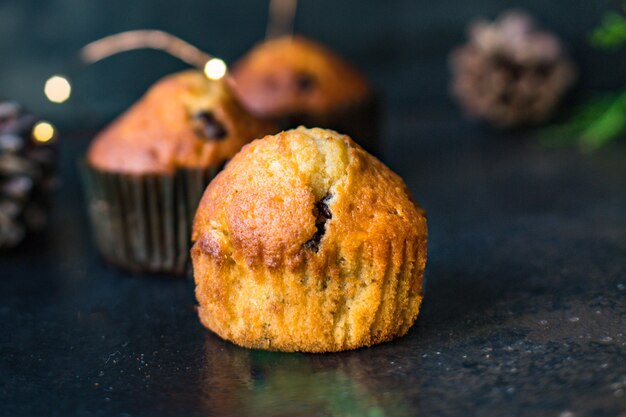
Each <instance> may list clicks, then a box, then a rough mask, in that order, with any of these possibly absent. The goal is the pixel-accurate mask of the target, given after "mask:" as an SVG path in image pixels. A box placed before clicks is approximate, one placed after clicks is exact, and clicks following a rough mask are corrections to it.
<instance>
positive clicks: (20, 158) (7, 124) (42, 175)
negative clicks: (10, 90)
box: [0, 100, 56, 249]
mask: <svg viewBox="0 0 626 417" xmlns="http://www.w3.org/2000/svg"><path fill="white" fill-rule="evenodd" d="M37 123H38V119H37V118H36V117H35V116H33V115H31V114H28V113H26V112H25V111H24V110H23V109H22V108H21V106H20V105H19V104H17V103H15V102H12V101H2V100H0V249H6V248H9V247H13V246H15V245H17V244H18V243H20V242H21V241H22V240H23V239H24V237H25V236H26V234H27V233H28V232H31V231H36V230H39V229H41V228H42V227H43V226H44V225H45V223H46V219H47V215H48V206H49V197H50V194H51V191H52V190H53V188H54V185H55V159H56V158H55V157H56V155H55V149H54V147H53V144H52V142H54V141H53V139H54V130H53V128H52V127H51V126H50V125H48V124H44V125H42V126H39V131H38V132H34V130H33V129H35V128H36V126H37ZM35 133H37V134H36V135H35Z"/></svg>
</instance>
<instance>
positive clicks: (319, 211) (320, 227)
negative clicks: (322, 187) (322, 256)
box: [304, 193, 333, 252]
mask: <svg viewBox="0 0 626 417" xmlns="http://www.w3.org/2000/svg"><path fill="white" fill-rule="evenodd" d="M331 198H332V194H330V193H327V194H326V195H325V196H324V197H322V199H321V200H319V201H318V202H317V203H315V208H314V209H313V214H314V215H315V227H316V228H317V231H316V232H315V234H314V235H313V237H312V238H311V239H309V240H308V241H306V243H305V244H304V246H305V247H306V248H307V249H311V250H313V251H315V252H317V251H318V250H319V244H320V241H321V240H322V237H323V236H324V232H326V222H327V221H328V220H330V219H332V218H333V214H332V213H331V211H330V208H329V207H328V200H330V199H331Z"/></svg>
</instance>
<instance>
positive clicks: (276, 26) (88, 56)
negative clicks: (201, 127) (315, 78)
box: [32, 0, 298, 143]
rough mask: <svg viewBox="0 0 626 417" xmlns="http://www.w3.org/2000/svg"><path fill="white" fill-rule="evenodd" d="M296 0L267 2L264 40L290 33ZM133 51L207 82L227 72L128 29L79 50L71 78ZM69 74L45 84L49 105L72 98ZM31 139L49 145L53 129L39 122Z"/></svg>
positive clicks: (166, 37) (217, 62)
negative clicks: (150, 53) (182, 66)
mask: <svg viewBox="0 0 626 417" xmlns="http://www.w3.org/2000/svg"><path fill="white" fill-rule="evenodd" d="M297 4H298V1H297V0H270V5H269V17H268V26H267V31H266V39H271V38H275V37H278V36H282V35H286V34H291V33H292V32H293V20H294V17H295V13H296V8H297ZM137 49H154V50H159V51H163V52H166V53H168V54H170V55H172V56H173V57H175V58H178V59H180V60H181V61H183V62H185V63H187V64H189V65H191V66H193V67H195V68H198V69H199V70H202V71H203V73H204V75H205V76H206V77H207V78H208V79H210V80H219V79H221V78H223V77H224V76H225V75H226V73H227V72H228V66H227V65H226V63H225V62H224V61H223V60H222V59H220V58H217V57H215V56H213V55H211V54H208V53H206V52H204V51H202V50H200V49H198V48H197V47H195V46H194V45H192V44H190V43H188V42H186V41H184V40H182V39H180V38H178V37H176V36H174V35H172V34H170V33H167V32H163V31H160V30H131V31H127V32H121V33H117V34H114V35H110V36H106V37H104V38H101V39H98V40H96V41H93V42H90V43H88V44H87V45H85V46H84V47H82V48H81V49H80V50H79V52H78V54H77V55H78V56H77V59H76V62H77V66H76V67H75V69H74V71H72V74H71V75H76V74H77V73H78V72H79V71H80V70H81V69H83V68H85V67H87V66H89V65H92V64H95V63H96V62H98V61H101V60H103V59H105V58H108V57H110V56H113V55H116V54H119V53H122V52H127V51H133V50H137ZM71 75H70V74H55V75H53V76H51V77H50V78H48V79H47V80H46V82H45V85H44V89H43V92H44V94H45V96H46V98H47V99H48V100H49V101H50V102H52V103H57V104H61V103H65V102H66V101H68V100H69V99H70V97H71V96H72V80H71V78H70V77H71ZM32 134H33V137H34V138H35V140H37V141H38V142H41V143H45V142H49V141H50V140H52V139H53V138H54V137H55V136H56V129H55V127H54V126H53V125H52V124H51V123H50V122H47V121H41V122H39V123H37V124H36V125H35V126H34V127H33V131H32Z"/></svg>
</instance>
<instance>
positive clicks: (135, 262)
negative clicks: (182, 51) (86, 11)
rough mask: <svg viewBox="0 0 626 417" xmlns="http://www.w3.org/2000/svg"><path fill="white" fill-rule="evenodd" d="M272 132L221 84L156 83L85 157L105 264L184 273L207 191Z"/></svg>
mask: <svg viewBox="0 0 626 417" xmlns="http://www.w3.org/2000/svg"><path fill="white" fill-rule="evenodd" d="M272 131H274V127H273V126H272V125H271V124H270V123H268V122H266V121H260V120H258V119H257V118H255V117H254V116H252V115H250V114H249V113H248V112H247V111H246V110H245V109H243V108H242V107H241V105H240V104H239V103H238V102H237V100H236V99H235V98H234V96H233V94H232V93H231V90H230V88H229V87H228V86H227V85H226V84H225V83H224V82H223V81H211V80H208V79H207V78H206V77H205V76H204V75H203V74H202V73H201V72H199V71H185V72H181V73H178V74H174V75H171V76H168V77H165V78H164V79H162V80H161V81H159V82H158V83H156V84H155V85H154V86H153V87H152V88H151V89H150V90H149V91H148V92H147V93H146V95H145V96H144V97H142V98H141V99H140V100H139V101H138V102H137V103H136V104H135V105H134V106H132V107H131V108H130V109H129V110H128V111H127V112H126V113H125V114H123V115H122V116H120V117H119V118H118V119H117V120H115V121H114V122H113V123H112V124H111V125H110V126H108V127H107V128H106V129H104V131H103V132H102V133H100V134H99V135H98V136H96V138H95V139H94V141H93V142H92V144H91V146H90V147H89V150H88V152H87V158H86V159H87V160H86V164H85V166H84V168H85V169H84V170H83V172H84V174H85V175H84V178H85V182H86V190H87V196H88V205H89V212H90V215H91V220H92V225H93V228H94V232H95V237H96V243H97V245H98V247H99V248H100V250H101V252H102V254H103V255H104V257H105V258H106V259H107V260H109V261H110V262H112V263H114V264H117V265H119V266H123V267H127V268H130V269H134V270H148V271H160V272H177V273H182V272H184V271H185V266H186V261H187V260H188V252H189V245H190V243H189V237H190V233H191V227H190V225H191V221H192V217H193V213H194V212H195V209H196V206H197V203H198V201H199V199H200V197H201V195H202V192H203V191H204V188H206V185H207V184H208V183H209V181H210V180H211V179H212V178H213V177H214V176H215V174H216V173H217V172H218V171H219V170H220V169H221V168H222V166H223V165H224V163H225V162H226V161H227V160H228V159H229V158H231V157H232V156H233V155H234V154H235V153H237V152H238V151H239V149H240V148H241V147H242V146H243V145H244V144H246V143H248V142H249V141H251V140H252V139H255V138H257V137H262V136H264V135H265V134H268V133H271V132H272Z"/></svg>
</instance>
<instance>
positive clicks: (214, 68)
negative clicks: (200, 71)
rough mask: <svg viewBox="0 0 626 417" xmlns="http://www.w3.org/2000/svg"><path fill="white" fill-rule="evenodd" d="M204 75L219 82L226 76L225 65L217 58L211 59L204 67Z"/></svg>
mask: <svg viewBox="0 0 626 417" xmlns="http://www.w3.org/2000/svg"><path fill="white" fill-rule="evenodd" d="M204 74H205V75H206V76H207V78H209V79H211V80H219V79H221V78H223V77H224V75H226V63H225V62H224V61H222V60H221V59H219V58H211V59H210V60H208V61H207V63H206V64H205V65H204Z"/></svg>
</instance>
